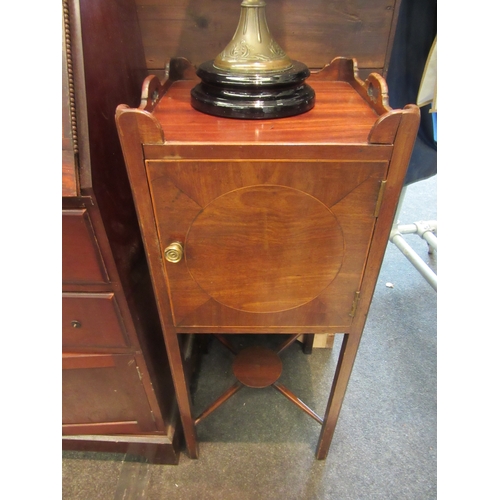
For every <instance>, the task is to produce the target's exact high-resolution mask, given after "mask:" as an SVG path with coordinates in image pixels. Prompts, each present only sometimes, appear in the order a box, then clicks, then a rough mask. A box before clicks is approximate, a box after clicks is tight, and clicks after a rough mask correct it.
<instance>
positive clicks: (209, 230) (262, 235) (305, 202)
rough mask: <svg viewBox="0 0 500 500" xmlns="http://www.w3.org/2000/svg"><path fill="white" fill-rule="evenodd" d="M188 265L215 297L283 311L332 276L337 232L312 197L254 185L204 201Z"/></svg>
mask: <svg viewBox="0 0 500 500" xmlns="http://www.w3.org/2000/svg"><path fill="white" fill-rule="evenodd" d="M185 250H186V264H187V266H188V269H189V272H190V273H191V276H192V277H193V279H194V280H195V281H196V282H197V283H198V284H199V286H200V287H201V288H202V289H203V290H204V291H205V292H206V293H207V294H208V295H210V296H211V297H212V298H214V299H215V300H216V301H218V302H220V303H221V304H224V305H226V306H228V307H232V308H234V309H238V310H241V311H247V312H255V313H272V312H280V311H286V310H288V309H292V308H294V307H298V306H300V305H303V304H305V303H307V302H309V301H311V300H312V299H314V298H316V297H317V296H318V295H319V294H320V293H321V292H322V291H323V290H324V289H325V288H326V287H327V286H328V285H329V284H330V283H331V282H332V280H333V279H334V278H335V276H336V275H337V273H338V272H339V270H340V267H341V265H342V260H343V254H344V238H343V235H342V229H341V227H340V225H339V223H338V221H337V219H336V217H335V216H334V215H333V213H332V212H331V211H330V210H329V209H328V207H326V206H325V205H324V204H323V203H321V202H320V201H318V200H317V199H316V198H314V197H312V196H310V195H308V194H306V193H304V192H302V191H298V190H296V189H292V188H288V187H284V186H269V185H265V186H252V187H246V188H242V189H238V190H235V191H231V192H229V193H226V194H224V195H222V196H220V197H218V198H216V199H215V200H214V201H212V202H211V203H209V204H208V205H207V206H206V207H205V208H204V209H203V210H202V211H201V212H200V214H199V215H198V216H197V217H196V219H195V220H194V221H193V224H192V226H191V228H190V230H189V232H188V234H187V237H186V243H185Z"/></svg>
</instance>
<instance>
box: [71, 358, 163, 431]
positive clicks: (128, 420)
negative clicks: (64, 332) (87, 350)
mask: <svg viewBox="0 0 500 500" xmlns="http://www.w3.org/2000/svg"><path fill="white" fill-rule="evenodd" d="M62 365H63V375H62V387H63V396H62V406H63V434H64V435H70V434H137V433H141V432H152V431H156V430H157V428H156V425H155V421H154V418H153V414H152V412H151V408H150V406H149V402H148V400H147V396H146V393H145V391H144V387H143V385H142V381H141V375H140V373H139V371H138V367H137V364H136V362H135V359H134V357H133V356H130V355H123V354H63V358H62Z"/></svg>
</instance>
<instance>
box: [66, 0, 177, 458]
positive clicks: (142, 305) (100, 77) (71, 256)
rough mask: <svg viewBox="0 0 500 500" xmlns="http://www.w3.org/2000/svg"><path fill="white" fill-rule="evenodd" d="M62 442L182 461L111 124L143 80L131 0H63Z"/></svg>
mask: <svg viewBox="0 0 500 500" xmlns="http://www.w3.org/2000/svg"><path fill="white" fill-rule="evenodd" d="M63 27H64V38H63V69H64V70H65V71H64V73H63V108H62V111H63V141H62V145H63V165H62V167H63V169H62V172H63V184H62V205H63V210H62V278H63V295H62V348H63V357H62V368H63V374H62V420H63V422H62V423H63V426H62V433H63V448H64V449H77V450H91V451H92V450H95V451H118V452H133V453H137V452H138V450H139V452H140V453H141V454H142V455H144V456H146V457H147V458H148V459H149V460H151V461H155V462H159V463H170V464H175V463H177V461H178V453H179V440H180V434H181V431H180V426H178V425H177V422H176V401H175V396H174V390H173V385H172V378H171V374H170V370H169V368H168V360H167V354H166V350H165V345H164V342H163V338H162V334H161V327H160V323H159V318H158V313H157V310H156V306H155V303H154V295H153V291H152V286H151V281H150V277H149V272H148V268H147V263H146V259H145V255H144V250H143V246H142V242H141V236H140V230H139V225H138V223H137V217H136V214H135V210H134V206H133V201H132V196H131V192H130V188H129V184H128V180H127V174H126V170H125V165H124V161H123V156H122V154H121V151H120V145H119V140H118V135H117V131H116V127H115V123H114V111H115V108H116V106H117V104H119V103H121V102H122V101H123V100H125V102H128V103H130V104H131V105H134V104H135V105H137V104H138V102H139V99H138V96H139V93H140V88H141V84H142V80H143V79H144V78H145V76H147V70H146V63H145V59H144V53H143V49H142V40H141V36H140V31H139V26H138V21H137V14H136V7H135V3H134V2H133V0H132V1H123V0H121V1H117V0H103V1H101V0H97V1H96V0H80V1H78V0H71V1H65V2H63Z"/></svg>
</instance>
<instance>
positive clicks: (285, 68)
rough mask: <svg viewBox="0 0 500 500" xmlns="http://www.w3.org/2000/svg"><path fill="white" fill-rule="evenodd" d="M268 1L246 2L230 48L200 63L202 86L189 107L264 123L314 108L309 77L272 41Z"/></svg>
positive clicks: (192, 96) (193, 91)
mask: <svg viewBox="0 0 500 500" xmlns="http://www.w3.org/2000/svg"><path fill="white" fill-rule="evenodd" d="M265 6H266V3H265V2H264V0H243V2H242V3H241V12H240V21H239V23H238V27H237V28H236V32H235V34H234V36H233V38H232V40H231V41H230V42H229V44H228V45H227V46H226V48H225V49H224V50H223V51H222V52H221V53H220V54H219V55H218V56H217V57H216V58H215V60H212V61H206V62H204V63H202V64H201V65H200V66H199V68H198V70H197V75H198V76H199V77H200V78H201V83H199V84H198V85H196V87H194V88H193V89H192V91H191V105H192V106H193V107H194V108H195V109H197V110H199V111H202V112H204V113H208V114H211V115H216V116H224V117H228V118H246V119H265V118H280V117H285V116H293V115H297V114H300V113H304V112H306V111H309V110H310V109H312V108H313V106H314V90H313V89H312V88H311V87H310V86H309V85H307V84H306V83H305V80H306V78H307V77H308V76H309V74H310V72H309V69H308V68H307V66H306V65H305V64H303V63H301V62H298V61H294V60H292V59H290V58H289V57H288V56H287V55H286V53H285V52H284V50H283V49H282V48H281V47H280V46H279V45H278V43H277V42H276V41H275V40H274V38H273V37H272V35H271V33H270V31H269V27H268V25H267V20H266V13H265Z"/></svg>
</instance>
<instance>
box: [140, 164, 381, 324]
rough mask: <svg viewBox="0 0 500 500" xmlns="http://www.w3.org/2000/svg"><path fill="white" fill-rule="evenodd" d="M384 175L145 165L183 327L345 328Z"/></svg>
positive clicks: (308, 167) (366, 167) (374, 170)
mask: <svg viewBox="0 0 500 500" xmlns="http://www.w3.org/2000/svg"><path fill="white" fill-rule="evenodd" d="M386 168H387V163H386V162H379V161H374V162H366V161H364V162H354V161H352V162H342V161H332V162H304V161H297V162H293V161H286V162H285V161H265V162H263V161H239V162H223V161H196V162H195V161H184V162H175V161H172V162H169V161H149V162H147V171H148V176H149V182H150V185H151V193H152V198H153V205H154V209H155V213H156V218H157V223H158V225H157V227H158V233H159V238H160V242H161V248H162V249H165V248H166V247H167V246H168V245H169V244H170V243H172V242H173V241H179V242H181V243H182V245H183V246H184V256H183V259H182V260H181V261H180V262H178V263H171V262H166V261H165V260H164V270H165V275H166V278H167V279H168V285H169V288H170V291H171V306H172V310H173V316H174V322H175V325H176V326H180V327H195V326H203V327H210V326H228V327H229V326H236V327H237V326H241V327H243V326H259V325H262V326H270V327H280V326H301V327H304V328H306V327H307V326H315V327H321V326H334V325H335V326H344V327H347V326H348V325H349V324H350V323H351V317H350V316H349V313H350V311H351V306H352V301H353V298H354V294H355V292H356V291H357V290H358V289H359V285H360V279H361V275H362V272H363V265H364V262H365V257H366V255H367V252H368V248H369V244H370V241H371V235H372V231H373V227H374V223H375V206H376V203H377V198H378V194H379V188H380V182H381V180H382V179H383V178H384V176H385V173H386Z"/></svg>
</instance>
